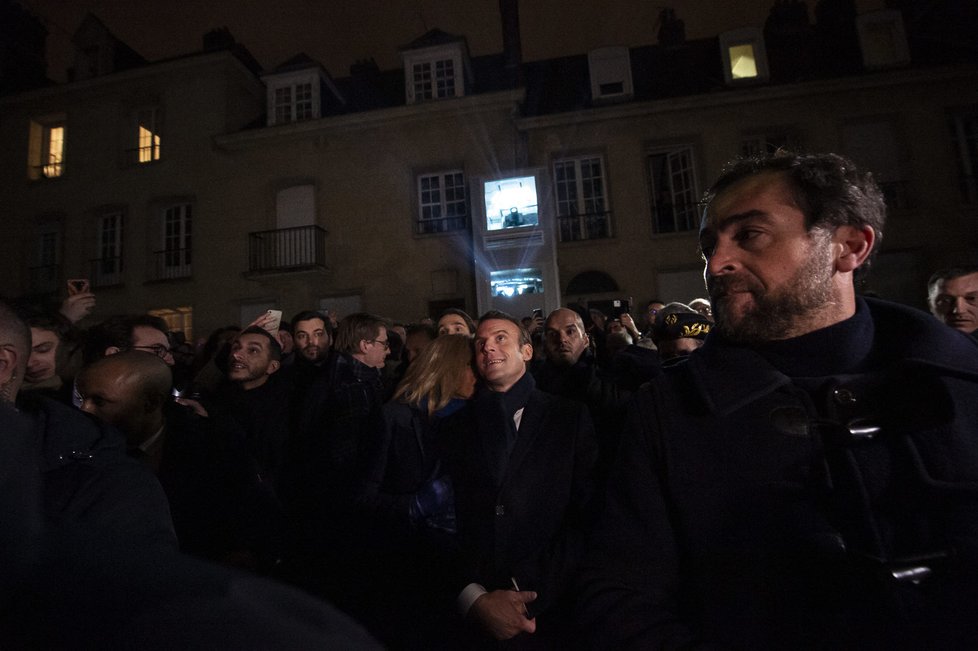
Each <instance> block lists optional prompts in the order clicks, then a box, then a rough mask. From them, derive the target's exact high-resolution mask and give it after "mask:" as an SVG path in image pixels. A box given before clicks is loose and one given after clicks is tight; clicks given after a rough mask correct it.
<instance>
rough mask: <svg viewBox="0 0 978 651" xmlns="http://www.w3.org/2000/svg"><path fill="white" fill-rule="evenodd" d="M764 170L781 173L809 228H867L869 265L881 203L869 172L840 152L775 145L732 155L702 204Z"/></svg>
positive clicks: (879, 230) (880, 229)
mask: <svg viewBox="0 0 978 651" xmlns="http://www.w3.org/2000/svg"><path fill="white" fill-rule="evenodd" d="M767 172H772V173H776V174H781V175H782V177H783V178H784V179H785V180H786V181H787V182H788V186H789V188H790V191H791V194H792V198H793V200H794V202H795V205H796V206H797V207H798V209H799V210H800V211H801V212H802V214H803V215H804V216H805V227H806V228H807V229H808V230H809V231H810V230H812V229H813V228H838V227H839V226H856V227H862V226H870V227H872V229H873V230H874V231H875V232H876V243H875V245H874V246H873V251H872V252H871V254H870V258H867V260H866V262H865V263H864V264H863V265H862V267H863V268H868V267H869V263H870V260H871V258H872V256H873V255H874V254H875V252H876V251H877V250H879V243H880V242H881V241H882V239H883V225H884V222H885V221H886V202H885V200H884V198H883V193H882V192H881V191H880V189H879V186H877V185H876V182H875V181H874V180H873V175H872V174H870V173H869V172H864V171H861V170H859V169H858V168H857V167H856V165H855V164H854V163H853V162H852V161H851V160H849V159H848V158H845V157H844V156H840V155H838V154H796V153H794V152H789V151H785V150H778V151H777V152H775V153H774V154H772V155H767V156H751V157H747V158H739V159H735V160H733V161H731V162H730V163H728V164H727V165H726V166H725V167H724V169H723V172H722V173H721V174H720V178H718V179H717V180H716V182H715V183H714V184H713V185H712V186H711V187H710V189H709V190H707V191H706V193H705V194H704V195H703V204H704V208H705V209H709V206H710V204H711V203H712V202H713V200H714V199H715V198H716V197H717V195H719V194H720V193H722V192H723V191H724V190H726V189H728V188H729V187H730V186H732V185H734V184H735V183H738V182H740V181H742V180H744V179H746V178H748V177H751V176H756V175H758V174H764V173H767ZM704 216H705V211H704Z"/></svg>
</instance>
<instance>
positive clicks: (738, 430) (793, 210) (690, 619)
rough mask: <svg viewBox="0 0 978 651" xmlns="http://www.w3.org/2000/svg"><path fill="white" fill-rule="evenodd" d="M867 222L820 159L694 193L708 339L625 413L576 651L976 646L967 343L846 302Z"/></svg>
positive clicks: (765, 166)
mask: <svg viewBox="0 0 978 651" xmlns="http://www.w3.org/2000/svg"><path fill="white" fill-rule="evenodd" d="M883 220H884V204H883V197H882V195H881V193H880V191H879V189H878V188H877V187H876V185H875V184H874V183H873V181H872V179H871V178H870V177H869V176H868V175H867V174H864V173H862V172H860V171H858V170H857V169H856V168H855V166H854V165H853V164H852V163H851V162H850V161H848V160H846V159H844V158H842V157H839V156H835V155H831V154H829V155H815V156H796V155H792V154H783V155H778V156H775V157H771V158H764V159H751V160H747V161H742V162H740V163H738V164H736V165H734V166H733V167H732V168H730V170H729V171H727V172H726V173H725V174H724V175H723V176H722V177H721V178H720V180H719V181H718V182H717V183H716V184H715V185H714V186H713V188H712V189H711V190H710V191H709V192H708V193H707V208H706V210H705V213H704V217H703V222H702V225H701V230H700V247H701V250H702V253H703V256H704V259H705V261H706V274H705V275H706V281H707V288H708V290H709V293H710V298H711V301H712V304H713V311H714V315H715V317H716V328H715V329H714V330H713V331H712V332H711V333H710V335H709V336H708V337H707V340H706V343H705V344H704V345H703V346H702V347H701V348H700V349H699V350H697V351H694V352H693V353H692V354H691V355H690V356H689V357H688V358H687V361H685V362H684V363H679V364H676V365H674V366H671V367H669V368H668V369H666V372H665V373H664V375H663V376H662V377H661V378H659V379H658V380H656V381H654V382H652V383H651V385H650V387H649V388H648V389H647V390H644V391H642V392H640V393H639V394H637V395H636V398H635V400H634V401H633V403H632V405H631V406H630V409H629V415H628V416H627V418H626V426H625V430H624V432H623V441H622V449H621V453H620V455H619V457H618V463H617V465H616V467H615V469H614V472H613V479H612V482H611V485H610V487H609V495H608V500H607V504H606V509H605V512H604V514H603V520H602V523H601V525H600V526H599V527H598V528H597V530H596V533H595V541H594V552H595V553H594V554H593V555H592V556H591V557H590V559H589V561H588V563H587V566H586V567H585V569H584V570H583V571H582V573H581V576H580V578H581V593H580V596H581V606H582V610H581V619H582V621H583V623H584V624H585V625H586V626H587V629H588V630H589V631H591V632H592V634H593V638H592V640H591V642H592V646H594V647H596V648H614V649H646V648H647V649H653V648H654V649H659V648H678V647H693V646H697V645H703V646H718V647H723V648H755V649H761V648H763V649H772V648H792V649H796V648H896V647H899V648H923V647H932V648H974V646H975V644H976V643H978V625H976V622H975V619H974V617H973V612H972V610H973V606H972V605H973V604H974V603H975V600H976V598H978V489H976V488H975V487H976V486H978V425H976V423H978V346H975V345H974V344H973V342H971V341H969V340H968V339H966V338H964V337H958V336H956V335H955V334H954V333H953V332H951V331H950V330H949V329H947V328H944V327H943V326H941V325H940V324H939V323H938V322H936V321H935V320H933V319H931V318H930V317H927V316H925V315H922V314H920V313H918V312H915V311H912V310H909V309H907V308H902V307H899V306H895V305H891V304H887V303H884V302H880V301H871V300H869V299H866V300H863V299H861V298H859V297H857V296H856V294H855V290H854V283H853V277H854V274H855V273H856V271H857V269H859V268H860V267H862V266H864V265H866V263H867V261H868V259H869V257H870V254H871V253H872V251H873V248H874V245H875V244H876V243H877V242H878V240H879V238H880V236H881V233H882V227H883Z"/></svg>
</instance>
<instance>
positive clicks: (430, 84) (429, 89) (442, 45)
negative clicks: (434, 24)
mask: <svg viewBox="0 0 978 651" xmlns="http://www.w3.org/2000/svg"><path fill="white" fill-rule="evenodd" d="M401 59H402V60H403V61H404V88H405V91H406V92H405V94H406V101H407V103H408V104H417V103H418V102H425V101H430V100H439V99H449V98H452V97H462V96H464V95H465V84H466V75H467V74H468V72H469V69H468V58H467V54H466V49H465V41H464V40H462V39H459V38H458V37H454V36H451V35H450V34H445V33H444V32H439V31H437V30H433V31H432V32H429V33H428V34H426V35H425V36H423V37H421V38H420V39H418V40H417V41H415V42H414V43H413V44H412V45H409V46H407V47H406V48H403V49H402V50H401Z"/></svg>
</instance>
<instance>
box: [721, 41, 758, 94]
mask: <svg viewBox="0 0 978 651" xmlns="http://www.w3.org/2000/svg"><path fill="white" fill-rule="evenodd" d="M720 53H721V55H722V57H723V76H724V79H726V81H727V83H728V84H735V83H745V82H752V81H766V80H767V78H768V67H767V53H766V51H765V48H764V36H763V35H762V34H761V30H759V29H757V28H756V27H745V28H743V29H735V30H731V31H729V32H724V33H723V34H721V35H720Z"/></svg>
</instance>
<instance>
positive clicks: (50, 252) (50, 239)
mask: <svg viewBox="0 0 978 651" xmlns="http://www.w3.org/2000/svg"><path fill="white" fill-rule="evenodd" d="M29 273H30V279H29V282H30V291H31V293H47V292H54V291H57V290H59V289H60V278H61V227H60V225H59V224H54V223H48V224H45V225H42V226H39V227H38V230H37V231H36V235H35V236H34V247H33V251H32V253H31V267H30V269H29Z"/></svg>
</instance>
